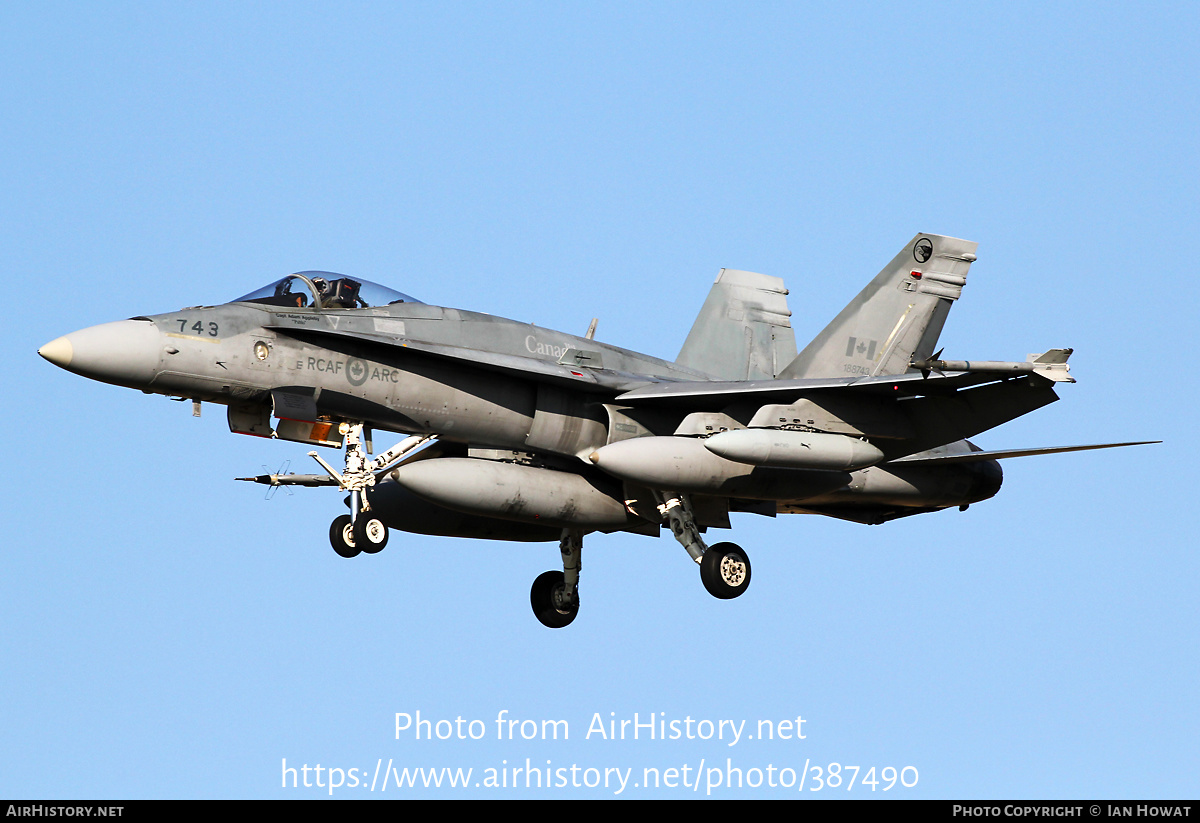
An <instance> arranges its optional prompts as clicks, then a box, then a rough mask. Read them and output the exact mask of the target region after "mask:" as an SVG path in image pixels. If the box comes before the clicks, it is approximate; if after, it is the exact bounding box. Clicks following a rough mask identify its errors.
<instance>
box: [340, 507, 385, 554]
mask: <svg viewBox="0 0 1200 823" xmlns="http://www.w3.org/2000/svg"><path fill="white" fill-rule="evenodd" d="M344 516H345V515H343V517H344ZM353 529H354V545H356V546H360V547H361V548H362V550H363V551H365V552H366V553H367V554H375V553H377V552H381V551H383V547H384V546H386V545H387V542H388V527H387V525H385V524H384V522H383V521H382V520H380V519H379V518H378V517H377V516H376V515H375V512H374V511H372V510H370V509H368V510H366V511H360V512H359V513H358V518H357V519H355V521H354V525H353Z"/></svg>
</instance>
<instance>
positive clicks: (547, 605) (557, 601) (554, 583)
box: [529, 571, 579, 629]
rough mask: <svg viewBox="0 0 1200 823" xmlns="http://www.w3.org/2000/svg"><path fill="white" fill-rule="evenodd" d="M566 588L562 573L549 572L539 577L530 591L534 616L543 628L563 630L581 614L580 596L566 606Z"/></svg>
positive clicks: (530, 603) (564, 577)
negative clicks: (564, 600)
mask: <svg viewBox="0 0 1200 823" xmlns="http://www.w3.org/2000/svg"><path fill="white" fill-rule="evenodd" d="M565 588H566V576H565V575H564V574H563V573H562V572H555V571H549V572H546V573H545V574H540V575H538V578H537V580H534V581H533V587H532V588H531V589H530V590H529V605H531V606H533V614H534V616H535V617H537V619H538V620H539V621H541V624H542V625H543V626H546V627H547V628H551V629H561V628H562V627H563V626H569V625H570V624H571V621H572V620H574V619H575V615H576V614H578V613H579V595H578V593H576V595H575V597H574V598H573V599H572V601H571V602H570V603H569V604H564V603H563V602H562V600H563V590H564V589H565Z"/></svg>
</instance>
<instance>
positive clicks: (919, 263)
mask: <svg viewBox="0 0 1200 823" xmlns="http://www.w3.org/2000/svg"><path fill="white" fill-rule="evenodd" d="M977 245H978V244H977V243H972V242H971V241H969V240H958V239H956V238H953V237H942V236H941V235H937V234H918V235H917V236H916V237H914V238H913V239H912V240H911V241H909V243H908V245H906V246H905V247H904V248H903V249H902V250H901V251H900V253H899V254H897V255H896V256H895V257H894V258H893V259H892V262H891V263H888V264H887V265H886V266H884V268H883V271H881V272H879V274H878V275H876V277H875V279H874V280H872V281H871V282H870V283H869V284H868V285H867V287H866V288H865V289H863V290H862V291H861V292H859V294H858V296H857V297H855V298H854V299H853V300H851V301H850V305H848V306H846V308H844V309H842V311H841V313H840V314H838V316H837V317H836V318H834V320H833V322H832V323H830V324H829V325H828V326H826V327H825V329H824V331H822V332H821V333H820V334H818V335H817V336H816V338H814V339H813V341H812V342H811V343H809V344H808V345H807V346H805V347H804V351H802V352H800V354H799V356H797V357H796V359H795V360H794V361H792V363H791V364H790V365H788V366H787V368H785V369H784V370H783V372H782V373H780V375H779V376H780V377H785V378H805V377H847V376H851V375H856V374H858V375H863V376H868V375H880V374H903V373H904V372H907V371H909V365H908V364H909V363H910V362H912V360H913V359H917V360H920V359H924V358H927V357H929V356H930V355H932V354H933V349H934V346H936V345H937V339H938V336H939V335H940V334H941V333H942V325H943V324H944V323H945V322H946V315H947V314H949V313H950V307H951V305H953V303H954V301H955V300H957V299H958V298H959V296H960V295H961V294H962V289H963V285H964V284H965V283H966V282H967V269H969V268H970V267H971V263H972V262H973V261H974V260H975V249H976V247H977Z"/></svg>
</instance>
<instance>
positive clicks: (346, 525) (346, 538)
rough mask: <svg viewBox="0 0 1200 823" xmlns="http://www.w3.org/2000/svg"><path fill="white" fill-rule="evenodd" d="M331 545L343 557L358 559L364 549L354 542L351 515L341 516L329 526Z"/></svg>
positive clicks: (334, 519)
mask: <svg viewBox="0 0 1200 823" xmlns="http://www.w3.org/2000/svg"><path fill="white" fill-rule="evenodd" d="M329 545H331V546H333V550H334V551H335V552H337V553H338V554H340V555H341V556H342V557H357V556H358V553H359V552H360V551H362V549H360V548H357V547H356V545H355V542H354V530H353V528H352V527H351V526H350V515H348V514H339V515H338V516H337V517H335V518H333V523H331V524H330V526H329Z"/></svg>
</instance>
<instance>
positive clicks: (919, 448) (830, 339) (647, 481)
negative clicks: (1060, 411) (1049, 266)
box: [38, 234, 1134, 627]
mask: <svg viewBox="0 0 1200 823" xmlns="http://www.w3.org/2000/svg"><path fill="white" fill-rule="evenodd" d="M975 248H976V244H975V243H971V242H967V241H964V240H956V239H954V238H951V237H942V236H939V235H933V234H920V235H917V236H916V237H914V238H913V239H912V241H911V242H909V243H908V244H907V245H906V246H905V247H904V248H903V249H902V250H901V251H900V253H899V254H897V255H896V257H895V258H894V259H893V260H892V261H891V262H890V263H889V264H887V266H885V267H884V268H883V270H882V271H881V272H880V273H879V274H878V275H877V276H876V277H875V279H874V280H872V281H871V282H870V283H869V284H868V285H867V287H866V288H865V289H863V290H862V292H861V293H859V295H858V296H857V297H855V298H854V299H853V300H851V301H850V303H849V305H847V306H846V308H845V309H843V310H842V312H841V313H840V314H838V316H837V317H836V318H834V320H833V322H832V323H830V324H829V325H828V326H827V327H826V328H825V329H824V331H822V332H821V333H820V334H818V335H817V337H816V339H814V340H813V341H812V342H811V343H809V344H808V345H807V346H806V347H805V348H804V350H803V351H800V352H797V349H796V343H795V338H794V335H793V333H792V328H791V323H790V321H789V317H790V315H791V312H789V311H788V308H787V301H786V295H787V293H788V292H787V289H785V288H784V285H783V281H782V280H780V279H778V278H775V277H768V276H766V275H762V274H753V273H751V272H745V271H736V270H732V269H723V270H722V271H721V272H720V274H718V275H717V279H716V282H715V284H714V285H713V287H712V290H711V291H710V293H709V295H708V299H707V300H706V301H705V303H704V306H703V308H702V309H701V312H700V315H699V317H698V318H697V319H696V322H695V324H694V325H693V326H692V330H691V332H690V333H689V334H688V337H687V340H686V341H685V342H684V344H683V349H682V351H680V353H679V356H678V357H677V358H676V359H675V361H674V362H670V361H667V360H660V359H657V358H654V357H649V356H647V355H643V354H638V353H636V352H632V351H628V350H626V349H622V348H618V347H616V346H611V345H607V344H605V343H600V342H598V341H597V340H595V339H594V337H593V335H594V332H595V327H596V322H595V321H593V322H592V326H591V328H590V329H588V332H587V334H586V335H584V336H583V337H576V336H574V335H570V334H565V333H562V332H557V331H551V330H550V329H544V328H539V327H537V326H533V325H530V324H526V323H519V322H516V321H513V320H505V319H503V318H499V317H492V316H490V315H486V314H479V313H476V312H470V311H463V310H460V309H452V308H442V307H440V306H432V305H428V304H426V303H422V302H420V301H418V300H414V299H413V298H411V297H409V296H407V295H404V294H401V293H399V292H395V291H392V290H390V289H387V288H384V287H382V286H379V285H376V284H374V283H371V282H368V281H366V280H363V279H361V278H357V277H347V276H345V275H340V274H333V273H330V272H313V271H309V272H300V273H297V274H292V275H288V276H287V277H284V278H282V279H280V280H277V281H276V282H274V283H271V284H270V285H268V286H266V287H264V288H262V289H259V290H258V291H255V292H251V293H250V294H247V295H245V296H244V297H240V298H238V299H237V300H234V301H233V302H231V303H227V304H225V305H221V306H194V307H191V308H186V309H181V310H180V311H175V312H169V313H167V314H159V315H155V316H153V317H134V318H131V319H129V320H120V321H117V322H115V323H105V324H103V325H99V326H92V327H91V328H86V329H82V330H80V331H77V332H73V333H71V334H68V335H67V336H65V337H60V338H58V339H56V340H54V341H52V342H50V343H47V344H46V345H45V346H43V347H42V348H41V349H39V350H38V351H39V354H41V355H42V357H44V358H45V359H47V360H49V361H50V362H51V363H54V364H55V365H58V366H61V367H62V368H64V369H67V370H68V371H71V372H74V373H76V374H80V375H83V376H85V377H90V378H92V379H95V380H101V381H104V382H106V383H113V384H115V385H118V386H128V387H130V388H135V389H141V390H142V391H145V392H153V393H157V394H164V395H167V396H171V397H175V398H179V399H191V400H192V401H193V408H194V411H195V413H196V414H199V411H200V404H201V402H202V401H208V402H212V403H220V404H222V405H224V406H227V407H228V419H229V428H230V430H231V431H233V432H236V433H238V434H249V435H255V436H258V437H271V438H279V439H283V440H292V441H296V442H300V443H308V444H313V445H317V446H325V447H329V448H336V449H341V450H343V451H344V466H343V468H342V469H341V470H340V471H339V470H338V469H337V468H335V467H334V466H332V465H330V464H329V463H328V462H326V461H325V460H324V459H322V458H321V457H320V456H319V454H318V453H317V452H316V451H312V452H309V454H310V455H311V456H312V457H313V458H314V459H315V460H316V461H317V462H318V463H319V464H320V466H321V468H322V470H323V473H321V474H311V475H297V474H275V475H270V474H268V475H260V476H258V477H253V478H240V479H244V480H254V481H257V482H259V483H264V484H268V485H272V486H278V485H309V486H321V485H328V486H335V487H337V488H339V489H341V490H344V491H347V492H349V498H348V500H349V505H350V513H349V514H343V515H341V516H339V517H336V518H335V519H334V521H333V524H332V526H331V527H330V542H331V543H332V544H333V548H334V550H335V551H337V553H338V554H340V555H342V556H343V557H353V556H355V555H357V554H359V553H360V552H367V553H375V552H378V551H379V550H381V549H382V548H383V547H384V545H385V544H386V543H387V539H388V529H389V528H392V529H399V530H401V531H408V532H416V533H419V534H433V535H446V536H453V537H466V538H475V539H486V540H517V541H558V542H559V546H560V551H561V554H562V567H563V570H562V571H557V570H555V571H549V572H546V573H545V574H543V575H541V576H540V577H538V578H537V580H536V581H534V584H533V588H532V591H531V594H530V601H531V604H532V606H533V610H534V613H535V614H536V615H537V618H538V619H539V620H540V621H541V622H542V623H543V624H545V625H546V626H550V627H561V626H566V625H567V624H568V623H570V622H571V621H572V620H573V619H574V617H575V615H576V613H577V611H578V609H579V588H578V585H579V570H580V553H581V550H582V546H583V537H584V535H585V534H587V533H589V532H595V531H601V532H615V531H626V532H633V533H635V534H644V535H650V536H656V535H658V534H659V531H660V529H661V528H662V527H663V526H667V527H668V528H669V529H670V531H671V533H672V534H673V535H674V536H675V539H676V540H678V541H679V543H680V544H681V545H682V546H683V547H684V549H686V551H687V553H688V555H689V556H690V557H691V558H692V559H693V560H694V561H695V562H696V563H697V564H698V565H699V567H700V578H701V580H702V582H703V584H704V586H705V588H706V589H707V590H708V591H709V592H710V593H711V594H712V595H714V596H715V597H718V598H726V599H728V598H733V597H737V596H739V595H741V594H742V593H743V592H745V591H746V588H747V586H748V585H749V583H750V561H749V558H748V556H747V554H746V552H745V551H744V550H743V549H742V548H740V547H739V546H737V545H735V544H733V543H717V544H715V545H712V546H709V545H707V544H706V543H705V542H704V539H703V537H702V535H703V534H704V533H705V530H706V528H708V527H714V528H728V527H729V525H730V524H729V513H730V512H751V513H754V514H760V515H766V516H768V517H774V516H776V515H777V514H791V513H809V514H824V515H828V516H831V517H837V518H842V519H845V520H852V521H856V522H860V523H872V524H874V523H883V522H885V521H888V520H892V519H895V518H898V517H906V516H908V515H912V514H920V513H922V512H931V511H937V510H939V509H945V508H949V507H951V506H957V507H958V508H960V509H966V508H967V506H968V505H970V504H971V503H975V502H978V501H980V500H985V499H987V498H989V497H991V496H993V495H994V494H996V492H997V491H998V490H999V489H1000V484H1001V480H1002V472H1001V470H1000V464H999V463H998V462H997V461H998V460H999V459H1001V458H1007V457H1019V456H1023V455H1032V454H1047V453H1051V452H1063V451H1075V450H1082V449H1097V448H1106V447H1110V446H1122V445H1134V444H1130V443H1110V444H1103V445H1092V446H1070V447H1061V448H1041V449H1019V450H1010V451H998V452H988V451H982V450H980V449H979V448H978V447H976V446H974V445H973V444H971V443H970V442H968V441H967V439H966V438H968V437H971V436H974V435H976V434H979V433H980V432H983V431H986V430H988V429H991V428H993V427H995V426H998V425H1000V424H1001V423H1004V422H1006V421H1008V420H1012V419H1013V418H1016V417H1019V416H1020V415H1023V414H1025V413H1027V412H1031V411H1033V410H1034V409H1037V408H1040V407H1041V406H1044V405H1046V404H1048V403H1052V402H1054V401H1055V400H1057V399H1058V397H1057V395H1056V394H1055V393H1054V390H1053V388H1052V387H1053V386H1054V384H1055V383H1060V382H1074V379H1073V378H1072V377H1070V374H1069V367H1068V365H1067V358H1068V357H1069V356H1070V354H1071V350H1070V349H1050V350H1048V351H1046V352H1044V353H1041V354H1034V355H1030V356H1029V358H1028V359H1027V360H1025V361H1021V362H995V361H951V360H943V359H941V353H940V352H938V353H935V352H934V349H935V347H936V345H937V339H938V335H939V334H940V333H941V330H942V326H943V324H944V323H945V322H946V316H947V314H948V313H949V311H950V308H951V306H953V305H954V301H955V300H957V299H958V298H959V296H960V295H961V293H962V289H963V286H964V284H965V283H966V278H967V270H968V268H969V267H970V265H971V263H972V262H973V261H974V260H975ZM380 431H387V432H397V433H400V434H404V435H408V436H407V437H406V438H405V439H403V440H402V441H401V442H399V443H397V444H396V445H395V446H393V447H391V448H389V449H387V450H386V451H383V452H382V453H380V454H378V455H374V452H373V448H372V437H373V434H374V433H377V432H380ZM422 446H423V448H421V447H422Z"/></svg>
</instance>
